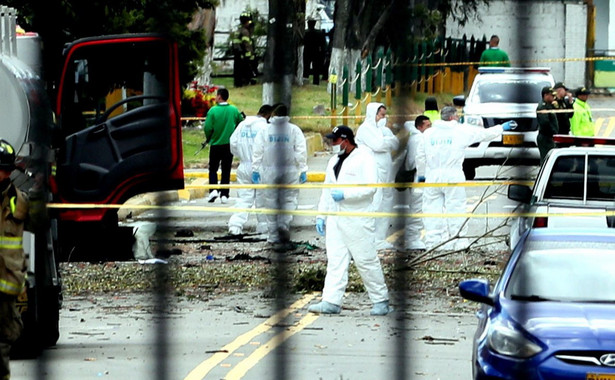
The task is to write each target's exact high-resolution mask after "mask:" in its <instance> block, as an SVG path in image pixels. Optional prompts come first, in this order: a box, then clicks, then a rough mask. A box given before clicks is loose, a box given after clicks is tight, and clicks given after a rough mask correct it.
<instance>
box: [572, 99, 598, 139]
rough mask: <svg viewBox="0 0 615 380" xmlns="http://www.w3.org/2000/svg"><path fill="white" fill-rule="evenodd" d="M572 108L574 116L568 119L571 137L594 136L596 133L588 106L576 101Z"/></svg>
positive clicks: (578, 100)
mask: <svg viewBox="0 0 615 380" xmlns="http://www.w3.org/2000/svg"><path fill="white" fill-rule="evenodd" d="M572 108H573V109H574V114H573V115H572V118H570V133H571V134H572V135H573V136H590V137H591V136H594V134H595V133H596V131H595V128H594V121H593V119H592V111H591V110H590V109H589V105H588V104H587V103H585V102H584V101H582V100H580V99H576V100H575V101H574V103H573V104H572Z"/></svg>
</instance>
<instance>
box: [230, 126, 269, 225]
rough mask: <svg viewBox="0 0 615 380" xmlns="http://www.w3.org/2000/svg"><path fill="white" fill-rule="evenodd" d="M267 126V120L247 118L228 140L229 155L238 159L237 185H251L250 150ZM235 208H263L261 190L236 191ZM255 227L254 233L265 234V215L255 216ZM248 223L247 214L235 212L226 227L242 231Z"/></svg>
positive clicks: (263, 202)
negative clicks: (231, 154) (258, 135)
mask: <svg viewBox="0 0 615 380" xmlns="http://www.w3.org/2000/svg"><path fill="white" fill-rule="evenodd" d="M266 126H267V119H265V118H264V117H262V116H248V117H247V118H246V119H245V120H244V121H242V122H241V123H239V125H238V126H237V128H236V129H235V131H234V132H233V134H232V135H231V138H230V144H231V153H233V156H235V157H238V158H239V167H237V183H239V184H251V183H252V148H253V146H254V140H255V138H256V135H257V134H258V133H259V132H260V131H261V130H263V129H265V127H266ZM237 198H238V199H237V202H236V203H235V207H237V208H245V209H249V208H252V205H255V206H256V208H257V209H259V208H264V206H265V201H264V199H265V198H264V196H263V192H262V190H255V189H237ZM256 220H257V226H256V232H259V233H264V232H267V218H266V217H265V214H256ZM247 221H248V213H247V212H236V213H234V214H233V215H231V217H230V219H229V221H228V226H229V228H231V227H236V228H239V230H243V226H244V225H245V224H246V222H247Z"/></svg>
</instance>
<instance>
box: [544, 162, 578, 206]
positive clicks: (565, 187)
mask: <svg viewBox="0 0 615 380" xmlns="http://www.w3.org/2000/svg"><path fill="white" fill-rule="evenodd" d="M584 178H585V155H577V156H562V157H558V159H557V160H556V161H555V163H554V164H553V170H552V171H551V175H550V176H549V181H548V182H547V187H546V189H545V194H544V197H545V198H553V199H576V200H583V186H584Z"/></svg>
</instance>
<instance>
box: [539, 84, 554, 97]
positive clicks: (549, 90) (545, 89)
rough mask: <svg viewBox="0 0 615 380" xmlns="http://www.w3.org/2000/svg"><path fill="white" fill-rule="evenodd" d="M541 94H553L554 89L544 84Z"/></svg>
mask: <svg viewBox="0 0 615 380" xmlns="http://www.w3.org/2000/svg"><path fill="white" fill-rule="evenodd" d="M541 94H542V95H546V94H552V95H555V91H554V90H553V87H549V86H546V87H543V88H542V91H541Z"/></svg>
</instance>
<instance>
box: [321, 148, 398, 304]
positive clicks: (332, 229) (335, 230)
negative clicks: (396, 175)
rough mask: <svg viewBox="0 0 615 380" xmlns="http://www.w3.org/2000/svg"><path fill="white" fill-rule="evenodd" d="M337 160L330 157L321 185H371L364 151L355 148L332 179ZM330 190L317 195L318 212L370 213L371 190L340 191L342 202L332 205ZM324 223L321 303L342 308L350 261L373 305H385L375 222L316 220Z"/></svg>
mask: <svg viewBox="0 0 615 380" xmlns="http://www.w3.org/2000/svg"><path fill="white" fill-rule="evenodd" d="M338 159H339V157H338V156H337V155H335V156H333V157H332V158H331V159H330V160H329V163H328V165H327V172H326V175H325V184H335V183H339V184H354V183H375V182H376V179H377V169H376V165H375V164H374V158H373V156H372V154H371V152H369V150H367V149H365V148H360V147H357V148H355V149H354V150H353V151H352V152H350V155H349V156H348V157H347V158H346V159H345V160H344V162H343V163H342V167H341V169H340V171H339V175H338V177H337V178H335V174H334V171H333V167H334V166H335V164H336V163H337V161H338ZM331 190H333V188H324V189H323V190H322V194H321V195H320V202H319V203H318V211H319V212H325V211H341V212H370V211H372V204H373V197H374V195H375V193H376V188H374V187H355V188H348V187H344V188H340V190H342V191H343V192H344V199H343V200H341V201H339V202H335V201H334V200H333V198H331ZM319 218H323V219H325V220H326V222H325V223H326V224H325V231H326V232H325V245H326V249H327V275H326V277H325V287H324V289H323V292H322V299H323V301H327V302H329V303H332V304H334V305H340V306H341V305H342V299H343V296H344V292H345V290H346V285H347V284H348V266H349V265H350V260H351V259H353V260H354V263H355V265H356V266H357V270H358V271H359V274H360V275H361V278H362V279H363V284H364V285H365V288H366V289H367V292H368V293H369V298H370V300H371V301H372V302H373V303H374V304H375V303H378V302H383V301H388V299H389V294H388V290H387V286H386V283H385V281H384V274H383V273H382V267H381V266H380V260H379V259H378V255H377V253H376V247H375V245H374V244H375V241H374V232H375V220H374V219H375V218H373V217H365V216H361V217H353V216H319Z"/></svg>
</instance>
